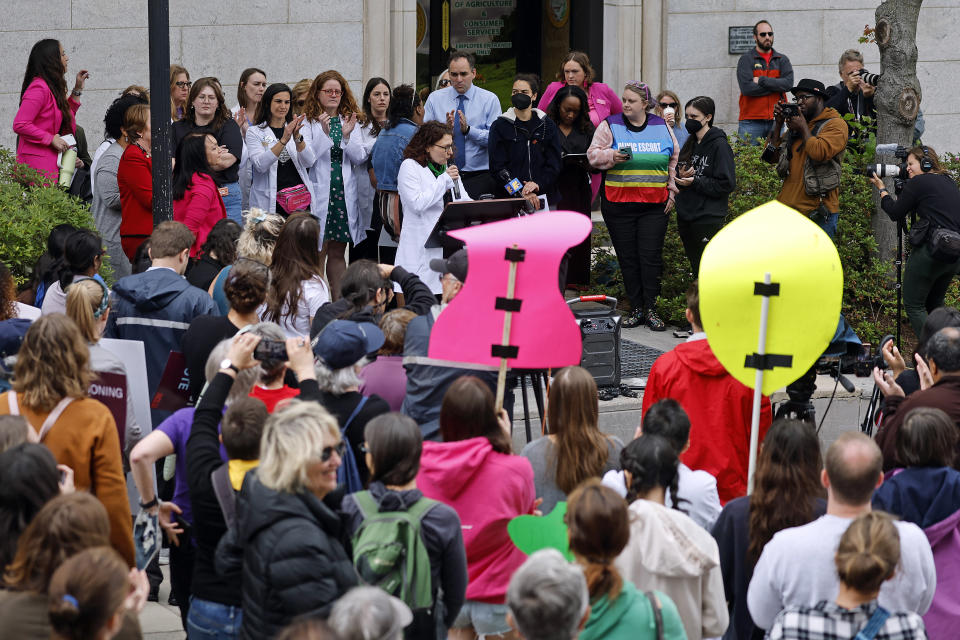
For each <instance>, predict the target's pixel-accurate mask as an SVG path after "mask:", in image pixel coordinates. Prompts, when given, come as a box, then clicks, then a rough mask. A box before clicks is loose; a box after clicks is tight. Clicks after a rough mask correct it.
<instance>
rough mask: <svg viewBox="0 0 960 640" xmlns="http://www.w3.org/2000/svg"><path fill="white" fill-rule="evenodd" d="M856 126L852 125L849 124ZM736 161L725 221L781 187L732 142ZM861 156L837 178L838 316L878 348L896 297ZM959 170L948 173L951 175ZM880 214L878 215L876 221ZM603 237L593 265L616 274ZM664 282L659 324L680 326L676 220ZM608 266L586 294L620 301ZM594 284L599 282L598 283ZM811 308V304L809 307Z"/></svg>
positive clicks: (682, 259) (686, 273) (753, 154)
mask: <svg viewBox="0 0 960 640" xmlns="http://www.w3.org/2000/svg"><path fill="white" fill-rule="evenodd" d="M854 126H856V125H855V123H854ZM731 144H733V145H734V154H735V157H736V171H737V188H736V190H735V191H734V192H733V193H732V194H731V196H730V205H729V213H728V215H727V222H729V221H731V220H733V219H734V218H736V217H737V216H739V215H740V214H742V213H745V212H747V211H749V210H751V209H753V208H755V207H758V206H760V205H762V204H764V203H766V202H769V201H770V200H774V199H775V198H776V197H777V194H778V193H779V192H780V187H781V185H782V180H781V179H780V178H779V177H778V176H777V174H776V171H775V170H774V167H773V166H772V165H770V164H767V163H766V162H763V161H762V160H761V159H760V155H761V153H762V151H763V147H752V146H745V145H741V144H739V142H736V141H735V139H731ZM866 146H867V149H868V150H867V152H866V153H858V152H857V150H856V149H849V150H848V152H847V154H846V156H845V158H844V163H843V178H842V182H841V186H840V211H841V213H840V219H839V222H838V225H837V238H836V242H837V250H838V253H839V254H840V261H841V263H842V265H843V274H844V280H843V314H844V316H845V317H846V319H847V322H849V323H850V326H851V327H853V329H854V331H856V332H857V335H859V336H860V338H861V339H862V340H863V341H864V342H872V343H876V342H878V341H879V339H880V338H881V337H882V336H883V335H884V334H887V333H894V330H893V329H894V323H895V315H896V290H895V287H894V280H893V273H894V271H893V265H891V264H888V263H885V262H881V261H880V260H878V259H877V258H876V250H877V243H876V241H875V240H874V237H873V232H872V229H871V226H870V221H871V216H872V215H874V211H875V210H874V205H873V189H872V187H871V186H870V183H869V182H868V181H867V180H866V178H865V177H864V176H863V171H862V169H863V167H864V166H865V165H866V164H867V161H868V160H871V159H872V155H873V142H872V140H871V141H869V142H868V143H867V145H866ZM947 165H948V166H950V168H951V169H954V170H956V169H960V157H953V156H948V157H947ZM958 173H960V172H958V171H954V174H955V175H957V174H958ZM881 215H882V214H881ZM606 245H609V236H608V235H607V232H606V229H605V228H603V227H602V226H601V227H600V229H598V230H597V232H596V233H595V234H594V249H593V255H594V261H595V263H602V264H606V265H609V264H610V263H612V265H613V269H614V270H616V258H615V256H614V254H613V250H612V248H610V247H609V246H606ZM663 262H664V271H663V283H662V290H661V295H660V298H659V300H658V306H659V310H660V313H661V315H662V317H663V318H664V320H666V321H668V322H670V323H673V324H677V325H681V326H682V325H683V324H685V323H686V320H685V318H684V317H683V311H684V309H685V308H686V304H685V300H684V294H685V293H686V290H687V287H688V286H689V285H690V282H691V281H692V280H693V278H694V276H693V274H692V273H691V272H690V265H689V263H688V262H687V258H686V255H685V254H684V252H683V245H682V244H681V243H680V238H679V236H678V234H677V226H676V216H675V215H671V216H670V223H669V225H668V228H667V237H666V241H665V243H664V250H663ZM610 270H611V269H610V267H609V266H606V267H605V268H603V269H596V268H595V269H594V273H593V282H592V283H591V285H592V289H593V288H595V289H596V292H598V293H608V295H614V296H617V297H618V298H619V299H620V300H622V301H623V305H624V306H625V307H626V306H628V305H629V303H628V302H627V301H626V298H625V296H624V291H623V284H622V278H620V276H619V273H617V274H616V275H615V276H612V275H611V274H610ZM600 278H605V280H604V281H601V280H600ZM958 298H960V287H958V285H957V282H956V281H954V283H953V285H952V286H951V289H950V291H949V293H948V298H947V302H948V303H949V304H956V303H957V300H958ZM811 303H812V304H816V301H811ZM901 326H902V331H903V333H904V335H905V336H906V337H905V339H904V343H907V342H912V336H913V334H912V331H911V330H910V328H909V324H908V323H906V321H905V319H904V322H903V323H902V325H901Z"/></svg>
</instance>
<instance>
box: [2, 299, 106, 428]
mask: <svg viewBox="0 0 960 640" xmlns="http://www.w3.org/2000/svg"><path fill="white" fill-rule="evenodd" d="M13 373H14V381H13V390H14V391H16V392H17V394H18V395H19V400H20V402H21V404H23V405H24V406H26V407H27V408H28V409H30V410H32V411H36V412H38V413H46V412H49V411H52V410H53V408H54V407H55V406H57V403H58V402H60V401H61V400H62V399H64V398H66V397H68V396H69V397H71V398H85V397H87V389H88V388H89V387H90V383H91V382H92V381H93V377H94V374H93V372H91V371H90V349H89V348H88V347H87V341H86V340H84V338H83V334H82V333H81V332H80V329H79V328H78V327H77V324H76V323H75V322H74V321H73V320H71V319H70V318H68V317H67V316H65V315H63V314H60V313H53V314H50V315H48V316H41V317H40V318H39V319H37V321H36V322H34V323H33V324H32V325H30V328H29V329H27V334H26V335H25V336H24V338H23V345H22V346H21V347H20V351H19V352H18V353H17V364H16V365H14V369H13Z"/></svg>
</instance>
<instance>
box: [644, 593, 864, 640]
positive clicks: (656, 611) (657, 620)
mask: <svg viewBox="0 0 960 640" xmlns="http://www.w3.org/2000/svg"><path fill="white" fill-rule="evenodd" d="M643 595H645V596H647V600H649V601H650V607H651V608H652V609H653V625H654V628H655V629H656V631H657V640H663V607H662V606H661V605H660V598H658V597H657V594H656V593H654V592H653V591H644V592H643ZM858 640H859V639H858Z"/></svg>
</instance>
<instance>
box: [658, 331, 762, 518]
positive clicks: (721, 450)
mask: <svg viewBox="0 0 960 640" xmlns="http://www.w3.org/2000/svg"><path fill="white" fill-rule="evenodd" d="M664 398H673V399H674V400H676V401H677V402H679V403H680V404H681V405H682V406H683V408H684V410H685V411H686V412H687V415H689V416H690V448H689V449H687V452H686V453H684V454H683V455H682V456H680V460H681V461H683V463H684V464H686V465H687V466H688V467H690V468H691V469H703V470H704V471H707V472H709V473H710V474H712V475H713V476H715V477H716V478H717V491H718V492H719V493H720V501H721V502H723V503H726V502H727V501H728V500H732V499H733V498H738V497H740V496H742V495H745V494H746V493H747V471H748V466H749V462H750V453H749V452H750V417H751V413H752V410H753V390H752V389H750V388H749V387H746V386H744V385H743V384H742V383H740V382H739V381H737V380H736V379H735V378H734V377H733V376H731V375H730V374H729V373H727V371H726V369H724V368H723V365H722V364H720V361H719V360H717V357H716V356H715V355H713V351H712V350H711V349H710V345H709V344H708V343H707V341H706V340H694V341H693V342H685V343H683V344H679V345H677V346H676V347H675V348H674V349H673V351H670V352H668V353H665V354H663V355H662V356H660V357H659V358H657V361H656V362H654V363H653V368H652V369H650V376H649V377H648V378H647V388H646V390H645V391H644V392H643V415H646V413H647V410H648V409H649V408H650V407H651V406H653V404H654V403H656V402H657V401H658V400H662V399H664ZM760 412H761V413H760V442H762V441H763V437H764V436H765V435H766V433H767V429H769V428H770V422H771V414H770V399H769V398H767V397H766V396H764V398H763V400H762V401H761V404H760Z"/></svg>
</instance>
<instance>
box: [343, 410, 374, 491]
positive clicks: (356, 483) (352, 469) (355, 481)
mask: <svg viewBox="0 0 960 640" xmlns="http://www.w3.org/2000/svg"><path fill="white" fill-rule="evenodd" d="M365 404H367V397H366V396H363V397H362V398H360V402H359V403H358V404H357V406H356V407H354V409H353V413H351V414H350V417H349V418H347V421H346V422H344V423H343V428H341V429H340V435H341V437H343V441H344V442H346V443H347V446H346V448H345V449H344V451H343V459H342V460H341V462H340V466H339V467H338V468H337V484H341V485H343V486H344V487H345V488H346V491H347V493H356V492H357V491H363V480H361V479H360V467H359V466H357V459H356V457H355V456H354V453H353V446H352V445H351V444H350V441H349V440H348V439H347V427H349V426H350V423H351V422H353V419H354V418H356V417H357V414H359V413H360V410H361V409H363V405H365Z"/></svg>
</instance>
